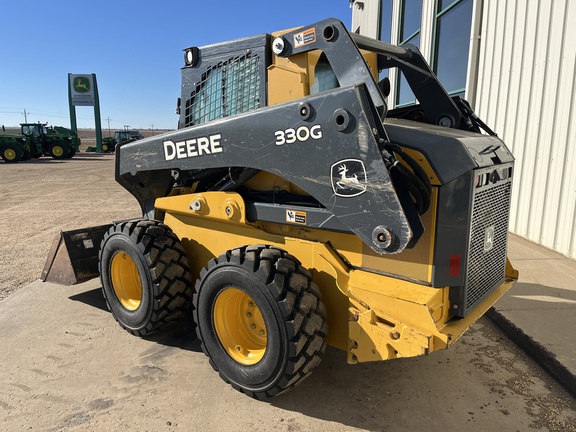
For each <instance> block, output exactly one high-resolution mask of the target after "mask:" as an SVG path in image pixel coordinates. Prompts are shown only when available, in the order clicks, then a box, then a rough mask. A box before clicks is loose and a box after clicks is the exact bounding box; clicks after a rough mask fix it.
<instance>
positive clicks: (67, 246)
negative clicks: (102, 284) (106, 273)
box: [40, 224, 112, 285]
mask: <svg viewBox="0 0 576 432" xmlns="http://www.w3.org/2000/svg"><path fill="white" fill-rule="evenodd" d="M111 226H112V224H108V225H100V226H95V227H90V228H83V229H78V230H72V231H60V232H59V233H58V234H57V235H56V237H55V238H54V242H53V243H52V247H51V249H50V252H49V254H48V258H47V259H46V264H45V265H44V270H42V275H41V276H40V279H41V280H42V281H44V282H54V283H57V284H60V285H74V284H77V283H81V282H85V281H87V280H90V279H93V278H95V277H98V276H99V274H100V273H99V272H98V251H99V250H100V243H101V242H102V239H103V237H104V234H106V231H108V229H109V228H110V227H111Z"/></svg>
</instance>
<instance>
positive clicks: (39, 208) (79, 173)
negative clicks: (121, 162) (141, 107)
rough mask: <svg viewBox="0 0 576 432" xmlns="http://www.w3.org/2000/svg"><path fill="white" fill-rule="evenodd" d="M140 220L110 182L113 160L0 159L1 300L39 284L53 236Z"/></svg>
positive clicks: (86, 157) (95, 156)
mask: <svg viewBox="0 0 576 432" xmlns="http://www.w3.org/2000/svg"><path fill="white" fill-rule="evenodd" d="M134 216H140V207H139V206H138V203H137V202H136V199H134V197H132V195H130V194H129V193H128V192H126V191H125V190H124V189H123V188H122V187H121V186H120V185H119V184H118V183H116V181H115V180H114V155H113V154H107V155H100V154H97V153H80V154H77V155H76V156H75V157H74V158H72V159H68V160H63V161H57V160H54V159H52V158H49V157H42V158H40V159H38V160H31V161H26V162H19V163H16V164H7V163H5V162H4V161H2V160H0V226H2V241H1V242H0V300H1V299H4V298H6V297H7V296H8V295H10V294H11V293H13V292H15V291H18V290H19V289H20V288H22V287H24V286H26V285H27V284H29V283H30V282H32V281H34V280H35V279H38V278H39V277H40V274H41V272H42V268H43V267H44V263H45V261H46V255H47V254H48V251H49V250H50V246H51V245H52V240H53V239H54V237H55V235H56V234H57V233H58V231H60V230H62V231H65V230H69V229H75V228H83V227H86V226H92V225H102V224H105V223H109V222H111V221H113V220H120V219H127V218H130V217H134Z"/></svg>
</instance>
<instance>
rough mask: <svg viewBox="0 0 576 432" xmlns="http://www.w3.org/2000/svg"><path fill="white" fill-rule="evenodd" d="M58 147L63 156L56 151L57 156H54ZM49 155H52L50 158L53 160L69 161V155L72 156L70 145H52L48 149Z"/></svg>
mask: <svg viewBox="0 0 576 432" xmlns="http://www.w3.org/2000/svg"><path fill="white" fill-rule="evenodd" d="M56 147H60V148H61V149H62V154H60V151H56V154H54V151H55V148H56ZM48 153H49V154H50V156H52V158H54V159H57V160H62V159H67V158H68V155H69V154H70V147H69V146H68V144H61V143H58V144H52V145H51V146H50V148H49V149H48Z"/></svg>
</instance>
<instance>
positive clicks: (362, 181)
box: [330, 159, 368, 198]
mask: <svg viewBox="0 0 576 432" xmlns="http://www.w3.org/2000/svg"><path fill="white" fill-rule="evenodd" d="M330 177H331V179H332V189H333V190H334V193H335V194H336V195H338V196H341V197H346V198H349V197H355V196H358V195H362V194H363V193H364V192H366V184H367V183H368V179H367V176H366V167H365V166H364V162H362V161H361V160H359V159H344V160H341V161H339V162H336V163H335V164H333V165H332V168H331V173H330Z"/></svg>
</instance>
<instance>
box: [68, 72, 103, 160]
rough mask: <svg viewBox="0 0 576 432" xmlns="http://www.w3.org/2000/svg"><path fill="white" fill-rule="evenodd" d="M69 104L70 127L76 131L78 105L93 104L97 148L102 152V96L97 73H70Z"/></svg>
mask: <svg viewBox="0 0 576 432" xmlns="http://www.w3.org/2000/svg"><path fill="white" fill-rule="evenodd" d="M68 106H69V108H70V128H71V129H72V130H73V131H74V132H76V131H77V130H78V127H77V124H76V107H77V106H93V107H94V121H95V123H96V148H97V149H98V150H97V151H98V152H99V153H100V152H102V127H101V124H100V98H99V97H98V84H97V82H96V74H71V73H69V74H68Z"/></svg>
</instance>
